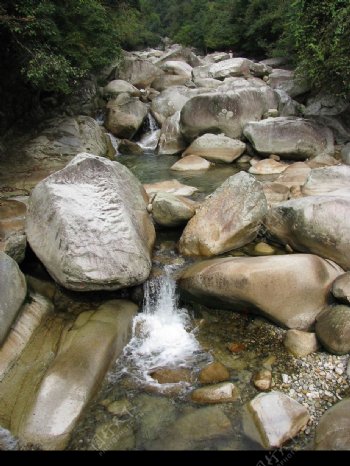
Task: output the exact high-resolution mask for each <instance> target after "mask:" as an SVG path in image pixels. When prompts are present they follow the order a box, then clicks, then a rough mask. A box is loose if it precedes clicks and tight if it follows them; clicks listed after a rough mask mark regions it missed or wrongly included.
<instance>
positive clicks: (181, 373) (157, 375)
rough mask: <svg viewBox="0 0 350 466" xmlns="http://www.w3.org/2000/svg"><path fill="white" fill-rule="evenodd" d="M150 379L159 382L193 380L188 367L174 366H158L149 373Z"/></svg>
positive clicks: (189, 381)
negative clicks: (173, 367) (174, 367)
mask: <svg viewBox="0 0 350 466" xmlns="http://www.w3.org/2000/svg"><path fill="white" fill-rule="evenodd" d="M150 376H151V377H152V379H154V380H156V381H157V382H158V383H160V384H164V383H179V382H187V383H191V382H193V376H192V373H191V370H190V369H186V368H181V367H179V368H176V369H171V368H167V367H163V368H159V369H157V370H155V371H154V372H152V373H151V374H150Z"/></svg>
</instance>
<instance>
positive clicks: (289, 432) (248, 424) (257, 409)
mask: <svg viewBox="0 0 350 466" xmlns="http://www.w3.org/2000/svg"><path fill="white" fill-rule="evenodd" d="M309 419H310V415H309V413H308V410H307V408H305V407H304V406H303V405H301V404H300V403H298V402H297V401H295V400H293V399H292V398H290V397H289V396H287V395H285V394H284V393H281V392H270V393H261V394H260V395H258V396H256V397H255V398H254V399H253V400H252V401H250V402H249V403H247V404H246V405H245V407H244V413H243V429H244V433H245V434H246V435H247V436H248V437H250V438H251V439H253V440H255V441H256V442H258V443H260V445H262V446H263V448H266V449H272V448H277V447H280V446H281V445H283V444H284V443H285V442H287V441H288V440H290V439H292V438H293V437H295V436H296V435H297V434H298V432H299V431H300V430H301V429H302V428H303V427H305V426H306V424H307V423H308V421H309Z"/></svg>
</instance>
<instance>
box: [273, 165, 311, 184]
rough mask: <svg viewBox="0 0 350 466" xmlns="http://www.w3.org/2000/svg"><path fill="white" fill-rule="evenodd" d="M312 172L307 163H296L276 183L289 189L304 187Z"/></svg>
mask: <svg viewBox="0 0 350 466" xmlns="http://www.w3.org/2000/svg"><path fill="white" fill-rule="evenodd" d="M310 172H311V168H310V167H309V166H308V165H307V164H306V163H305V162H295V163H292V164H291V165H289V166H288V167H287V168H286V170H285V171H284V172H283V173H282V174H281V175H280V176H279V177H278V178H277V180H276V182H277V183H279V184H282V185H284V186H286V187H287V188H293V187H299V186H302V185H303V184H304V183H305V181H306V180H307V177H308V176H309V174H310Z"/></svg>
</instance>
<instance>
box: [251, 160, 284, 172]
mask: <svg viewBox="0 0 350 466" xmlns="http://www.w3.org/2000/svg"><path fill="white" fill-rule="evenodd" d="M287 167H288V165H286V164H285V163H280V162H277V161H276V160H272V159H265V160H260V162H258V163H256V164H254V165H253V166H252V167H250V168H249V173H252V174H253V175H274V174H278V173H283V172H284V171H285V170H286V168H287Z"/></svg>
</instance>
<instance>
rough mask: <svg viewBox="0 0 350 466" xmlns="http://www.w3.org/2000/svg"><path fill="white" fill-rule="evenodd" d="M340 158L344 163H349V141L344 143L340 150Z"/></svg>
mask: <svg viewBox="0 0 350 466" xmlns="http://www.w3.org/2000/svg"><path fill="white" fill-rule="evenodd" d="M341 159H342V161H343V163H345V164H346V165H350V143H348V144H346V145H345V146H344V147H343V148H342V150H341Z"/></svg>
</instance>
